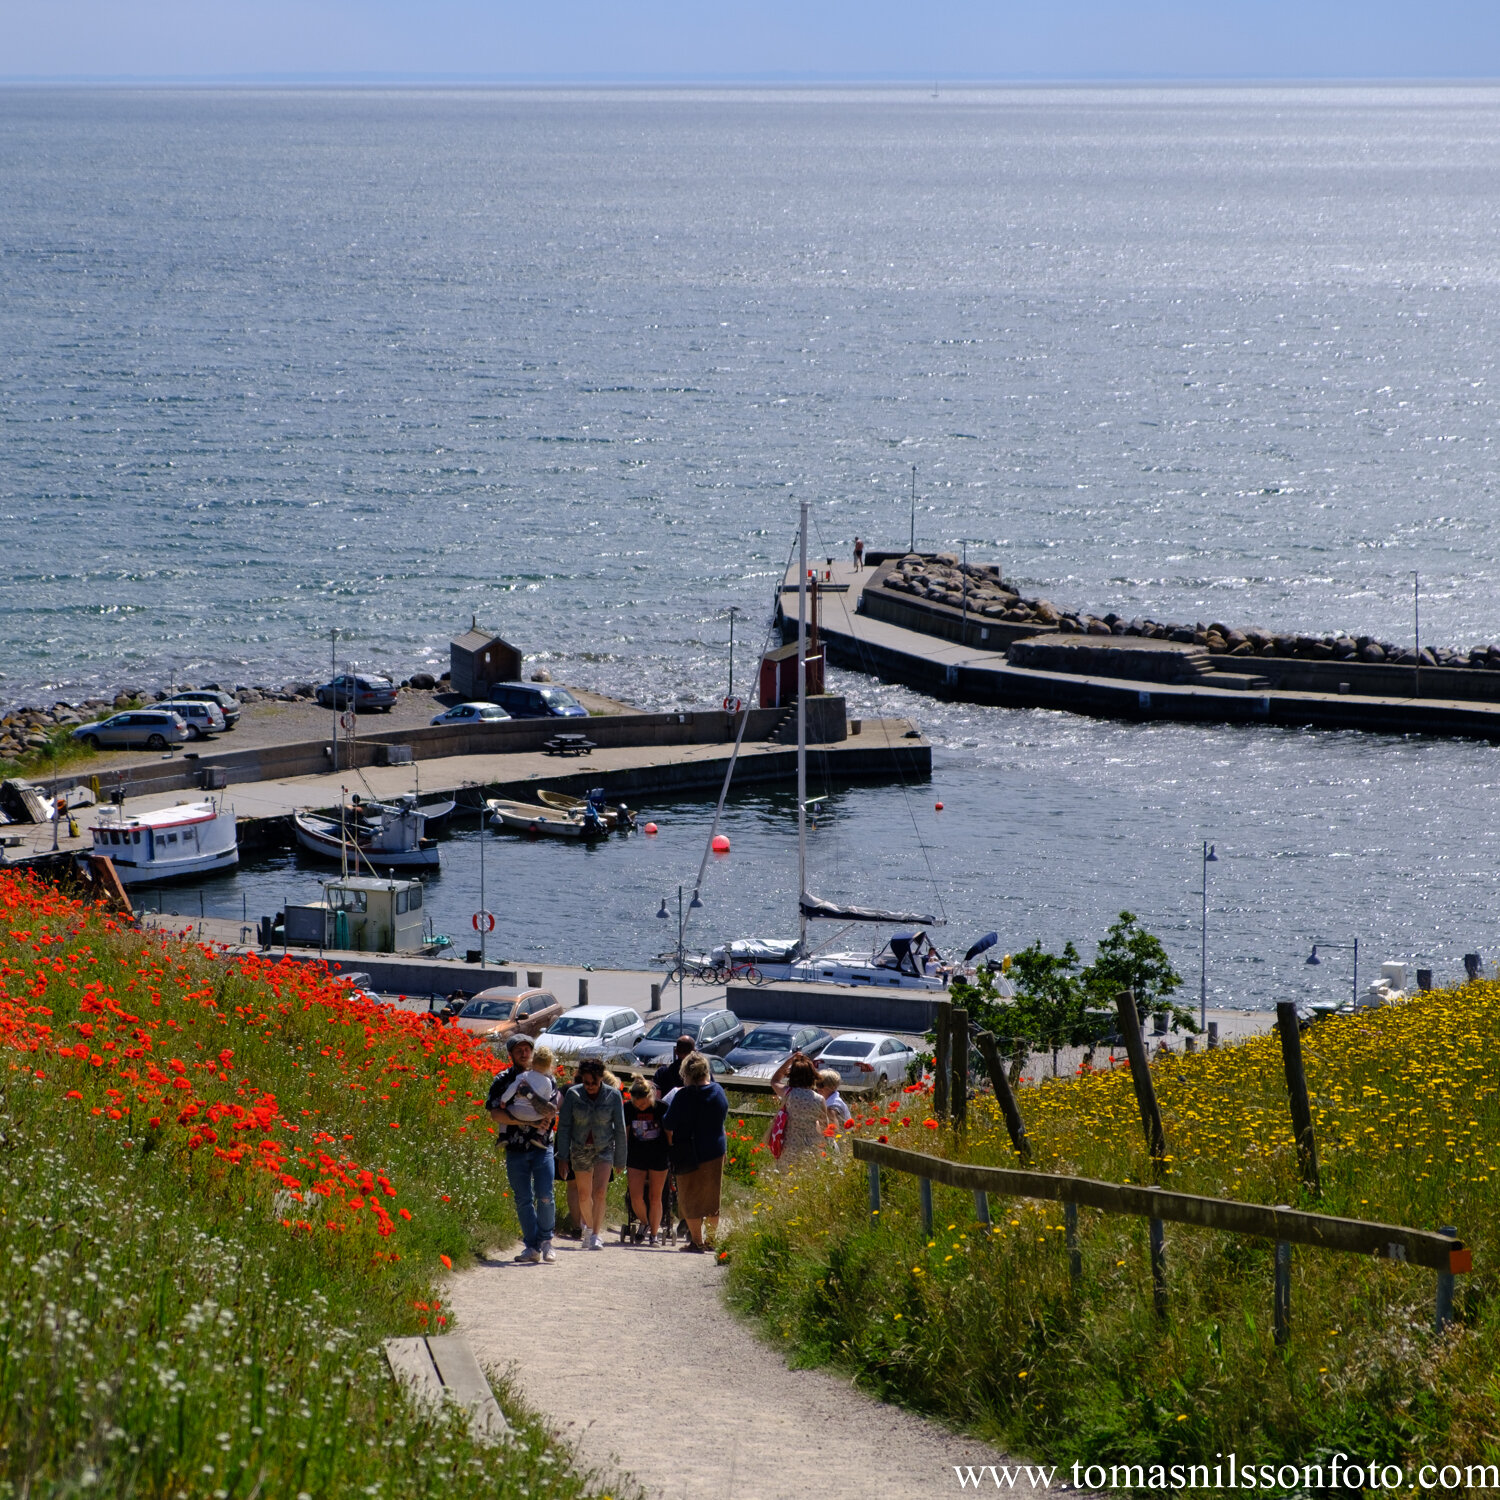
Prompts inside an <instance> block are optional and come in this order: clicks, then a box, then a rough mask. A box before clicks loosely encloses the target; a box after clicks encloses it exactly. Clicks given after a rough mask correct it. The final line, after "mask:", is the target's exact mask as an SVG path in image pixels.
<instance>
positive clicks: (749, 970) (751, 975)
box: [716, 964, 766, 984]
mask: <svg viewBox="0 0 1500 1500" xmlns="http://www.w3.org/2000/svg"><path fill="white" fill-rule="evenodd" d="M716 977H717V979H718V982H719V983H720V984H730V983H732V982H733V981H734V980H736V979H743V980H744V981H745V983H746V984H764V983H765V981H766V976H765V975H764V974H762V973H761V972H760V970H759V969H757V968H756V967H755V965H754V964H725V965H724V967H723V968H721V969H720V970H719V971H718V974H717V976H716Z"/></svg>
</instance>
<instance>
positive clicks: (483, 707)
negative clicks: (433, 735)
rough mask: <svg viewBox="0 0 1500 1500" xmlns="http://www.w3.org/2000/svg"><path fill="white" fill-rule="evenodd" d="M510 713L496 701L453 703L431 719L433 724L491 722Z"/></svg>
mask: <svg viewBox="0 0 1500 1500" xmlns="http://www.w3.org/2000/svg"><path fill="white" fill-rule="evenodd" d="M508 718H510V715H509V714H508V713H506V711H505V710H504V709H503V708H501V707H500V705H499V704H498V703H455V704H454V705H453V707H452V708H450V709H449V710H448V711H447V712H446V713H441V714H439V715H438V716H437V717H436V718H435V719H433V720H432V722H433V723H434V724H491V723H498V722H499V721H500V720H501V719H508Z"/></svg>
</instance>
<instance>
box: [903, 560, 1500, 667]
mask: <svg viewBox="0 0 1500 1500" xmlns="http://www.w3.org/2000/svg"><path fill="white" fill-rule="evenodd" d="M882 584H883V586H884V587H885V588H887V589H890V590H892V591H893V592H895V593H898V594H906V595H908V596H911V597H913V598H917V599H923V600H926V601H927V602H928V603H930V604H937V605H946V606H948V607H949V608H951V609H958V610H962V609H963V608H964V607H965V603H966V602H967V606H968V612H969V613H970V614H971V615H976V616H980V617H982V618H985V619H990V620H998V621H1001V622H1003V623H1005V624H1010V625H1026V624H1033V625H1036V626H1037V627H1038V628H1039V629H1049V628H1055V629H1057V630H1060V631H1063V632H1066V633H1068V634H1071V635H1125V636H1141V637H1145V638H1148V639H1153V640H1162V641H1178V642H1181V643H1183V644H1184V645H1196V646H1206V647H1207V648H1208V650H1209V651H1210V652H1211V653H1212V654H1214V655H1219V656H1241V657H1252V656H1253V657H1283V658H1294V659H1302V660H1306V661H1360V662H1370V663H1380V662H1388V663H1391V664H1392V665H1396V666H1416V665H1418V657H1417V654H1416V653H1415V652H1414V651H1413V650H1412V648H1411V647H1410V646H1409V645H1408V646H1399V645H1396V644H1395V643H1394V642H1391V641H1383V640H1380V639H1379V638H1377V637H1375V636H1370V635H1349V634H1348V633H1347V632H1345V631H1335V632H1334V633H1333V634H1330V635H1304V634H1297V633H1288V632H1284V631H1275V630H1262V629H1259V628H1258V627H1255V626H1250V625H1246V626H1239V627H1235V626H1230V625H1225V624H1223V623H1222V622H1220V621H1217V620H1216V621H1212V622H1210V623H1207V624H1205V623H1204V622H1203V621H1201V620H1200V621H1198V622H1197V623H1196V624H1193V625H1188V624H1184V623H1181V622H1177V621H1163V620H1152V619H1147V618H1144V617H1142V616H1137V617H1136V618H1134V619H1129V620H1127V619H1125V618H1124V617H1123V616H1121V615H1117V614H1114V613H1113V612H1111V613H1109V614H1105V615H1095V614H1090V613H1089V612H1087V611H1086V610H1065V609H1060V608H1059V607H1058V606H1057V605H1055V604H1053V603H1052V601H1051V600H1050V599H1027V598H1024V597H1023V596H1022V595H1021V593H1020V591H1019V590H1018V589H1016V588H1013V587H1012V586H1011V585H1010V584H1008V583H1006V582H1005V581H1004V579H1003V578H1002V577H1001V575H1000V569H999V568H998V567H995V566H993V565H992V564H981V563H969V564H968V565H964V564H963V563H960V562H959V560H958V558H957V557H955V556H954V555H953V554H952V553H950V552H938V553H935V554H932V555H927V556H923V555H921V554H918V553H915V552H913V553H909V554H907V556H905V557H903V558H901V559H900V560H899V561H898V562H896V563H895V564H894V565H893V566H891V568H890V570H889V571H888V572H887V573H886V576H885V578H884V579H883V580H882ZM1420 665H1422V666H1425V667H1469V668H1474V669H1476V670H1480V671H1500V646H1491V645H1485V646H1475V647H1473V648H1472V649H1470V650H1468V651H1455V650H1452V649H1450V648H1448V647H1446V646H1424V647H1423V648H1422V655H1421V659H1420Z"/></svg>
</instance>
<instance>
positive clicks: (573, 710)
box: [490, 682, 589, 719]
mask: <svg viewBox="0 0 1500 1500" xmlns="http://www.w3.org/2000/svg"><path fill="white" fill-rule="evenodd" d="M490 702H491V703H498V704H499V705H500V707H501V708H503V709H504V710H505V711H506V713H508V714H509V715H510V716H511V718H513V719H586V718H588V716H589V711H588V709H586V708H585V707H584V706H583V704H581V703H580V702H579V701H578V700H577V699H576V698H575V697H574V696H573V695H572V693H570V692H569V691H568V690H567V688H564V687H551V686H548V685H546V684H542V683H535V682H497V683H496V684H495V685H494V686H493V687H492V688H491V689H490Z"/></svg>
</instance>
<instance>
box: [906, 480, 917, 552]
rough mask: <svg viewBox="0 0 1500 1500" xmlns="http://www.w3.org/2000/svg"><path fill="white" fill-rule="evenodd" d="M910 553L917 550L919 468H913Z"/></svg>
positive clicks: (908, 549)
mask: <svg viewBox="0 0 1500 1500" xmlns="http://www.w3.org/2000/svg"><path fill="white" fill-rule="evenodd" d="M906 550H907V551H908V552H915V551H916V550H917V466H916V465H915V464H913V465H912V466H911V544H910V545H909V546H908V547H907V549H906Z"/></svg>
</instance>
